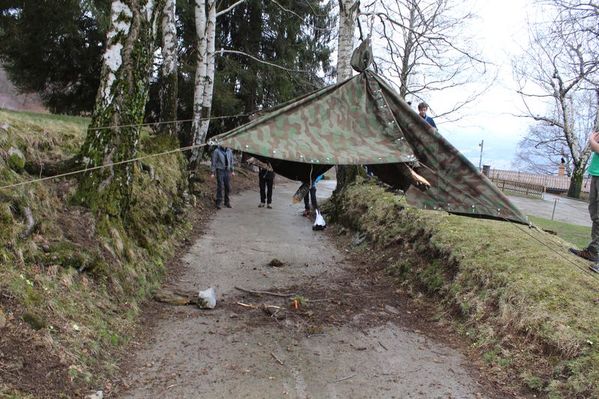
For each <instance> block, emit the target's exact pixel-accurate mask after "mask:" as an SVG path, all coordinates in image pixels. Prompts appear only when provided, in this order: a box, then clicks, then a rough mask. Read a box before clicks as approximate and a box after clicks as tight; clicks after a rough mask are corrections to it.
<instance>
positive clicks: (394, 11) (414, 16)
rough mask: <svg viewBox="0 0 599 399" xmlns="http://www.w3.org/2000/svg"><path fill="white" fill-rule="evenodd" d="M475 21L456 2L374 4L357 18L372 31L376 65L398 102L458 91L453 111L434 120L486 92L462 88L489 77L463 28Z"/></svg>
mask: <svg viewBox="0 0 599 399" xmlns="http://www.w3.org/2000/svg"><path fill="white" fill-rule="evenodd" d="M474 17H475V16H474V14H473V13H472V12H471V11H470V7H468V4H467V3H466V4H465V3H464V2H463V1H456V0H388V1H378V2H372V3H371V4H369V5H368V7H366V8H365V9H364V10H363V11H362V12H361V13H360V18H361V20H367V21H368V22H369V23H370V25H371V26H372V28H371V30H372V31H373V32H372V36H373V37H372V40H373V42H374V43H375V49H376V47H379V48H381V47H382V48H381V50H382V51H374V59H375V62H376V63H377V65H378V66H379V68H380V69H381V70H382V71H383V73H384V75H385V76H387V77H388V78H389V79H390V82H391V83H392V84H393V85H395V86H396V88H397V90H398V92H399V95H400V96H401V97H402V98H408V97H416V98H417V99H419V100H423V99H424V98H426V97H427V96H430V95H433V94H434V93H436V92H439V91H446V90H451V89H455V88H457V87H461V89H460V92H459V93H458V95H457V96H455V101H454V102H453V105H452V107H451V108H450V109H446V110H443V111H442V112H441V113H439V112H438V113H437V114H436V116H443V115H448V114H452V113H455V111H457V110H459V109H460V108H463V107H464V106H465V105H467V104H469V103H471V102H472V101H474V100H475V99H476V98H477V97H478V96H479V95H480V94H481V93H482V92H483V91H484V90H485V89H484V88H483V89H478V90H474V91H469V90H468V89H467V88H466V86H467V85H468V84H469V83H470V82H472V81H479V82H480V81H481V80H482V78H483V77H484V75H485V74H486V73H487V63H486V62H484V60H483V59H482V58H481V56H480V54H479V51H478V49H477V48H475V46H474V45H472V43H474V40H471V38H470V37H469V36H468V34H467V33H466V32H465V29H464V26H465V25H467V24H468V23H469V22H472V21H473V19H474Z"/></svg>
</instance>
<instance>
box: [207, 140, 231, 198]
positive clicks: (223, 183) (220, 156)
mask: <svg viewBox="0 0 599 399" xmlns="http://www.w3.org/2000/svg"><path fill="white" fill-rule="evenodd" d="M233 162H234V161H233V151H231V149H230V148H224V147H222V146H220V145H219V146H217V147H216V149H215V150H214V151H213V152H212V162H211V164H210V171H211V172H212V174H211V176H212V178H214V177H216V209H220V205H221V204H222V201H223V190H224V194H225V195H224V197H225V198H224V199H225V206H226V207H227V208H231V201H230V200H229V192H230V191H231V176H235V169H234V168H233Z"/></svg>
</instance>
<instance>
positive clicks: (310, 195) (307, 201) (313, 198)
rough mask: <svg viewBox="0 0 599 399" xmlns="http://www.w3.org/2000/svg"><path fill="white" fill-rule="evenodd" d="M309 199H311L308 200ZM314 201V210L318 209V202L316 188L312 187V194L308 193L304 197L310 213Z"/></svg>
mask: <svg viewBox="0 0 599 399" xmlns="http://www.w3.org/2000/svg"><path fill="white" fill-rule="evenodd" d="M308 197H310V198H309V199H308ZM309 200H312V209H317V208H318V203H317V202H316V187H310V192H308V193H306V196H305V197H304V208H305V209H306V210H307V211H309V210H310V201H309Z"/></svg>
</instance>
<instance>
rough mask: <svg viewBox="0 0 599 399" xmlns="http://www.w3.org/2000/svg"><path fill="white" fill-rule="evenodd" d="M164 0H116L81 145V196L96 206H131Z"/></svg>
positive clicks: (115, 213) (122, 210)
mask: <svg viewBox="0 0 599 399" xmlns="http://www.w3.org/2000/svg"><path fill="white" fill-rule="evenodd" d="M163 5H164V0H113V1H112V3H111V25H110V29H109V31H108V35H107V42H106V51H105V53H104V56H103V64H102V72H101V83H100V87H99V89H98V94H97V97H96V105H95V108H94V111H93V115H92V121H91V124H90V126H89V128H88V131H87V136H86V139H85V143H84V144H83V147H82V149H81V159H82V162H83V164H84V165H85V166H86V167H97V166H101V165H105V166H106V167H104V168H101V169H97V170H94V171H91V172H88V173H85V174H84V175H83V177H82V178H81V181H80V185H79V189H78V193H77V197H78V199H79V200H80V201H81V202H83V203H84V204H86V205H88V206H89V207H90V208H92V209H93V210H95V211H97V212H99V213H103V214H106V215H109V216H112V217H123V216H125V215H126V212H127V210H128V208H129V202H130V197H131V190H132V183H133V163H123V164H118V165H115V164H117V163H119V162H124V161H127V160H130V159H132V158H134V157H135V156H136V154H137V150H138V146H139V135H140V128H139V125H140V124H141V123H142V122H143V117H144V108H145V105H146V101H147V97H148V87H149V78H150V71H151V67H152V60H153V53H154V42H155V37H156V28H157V20H158V18H157V16H158V15H159V11H160V10H161V9H162V7H163Z"/></svg>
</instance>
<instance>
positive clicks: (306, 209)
mask: <svg viewBox="0 0 599 399" xmlns="http://www.w3.org/2000/svg"><path fill="white" fill-rule="evenodd" d="M322 176H324V175H320V176H318V177H317V178H316V179H314V181H313V182H312V185H311V186H310V191H308V192H307V193H306V195H305V196H304V216H309V215H310V201H312V210H313V211H316V210H317V209H318V202H316V183H318V182H319V181H321V180H322Z"/></svg>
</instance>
